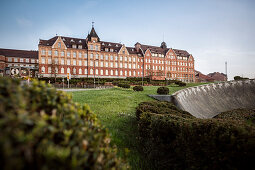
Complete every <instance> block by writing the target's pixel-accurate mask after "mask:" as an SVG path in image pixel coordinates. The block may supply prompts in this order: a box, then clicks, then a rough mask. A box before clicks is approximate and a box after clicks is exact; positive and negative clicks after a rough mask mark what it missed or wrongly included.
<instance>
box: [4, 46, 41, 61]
mask: <svg viewBox="0 0 255 170" xmlns="http://www.w3.org/2000/svg"><path fill="white" fill-rule="evenodd" d="M0 55H3V56H5V57H19V58H35V59H38V51H32V50H31V51H28V50H16V49H3V48H0Z"/></svg>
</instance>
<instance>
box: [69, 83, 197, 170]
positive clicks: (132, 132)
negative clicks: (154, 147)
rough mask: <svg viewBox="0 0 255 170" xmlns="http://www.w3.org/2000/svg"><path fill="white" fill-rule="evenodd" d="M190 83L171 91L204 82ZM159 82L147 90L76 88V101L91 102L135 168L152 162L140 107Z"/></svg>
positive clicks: (122, 152) (140, 167)
mask: <svg viewBox="0 0 255 170" xmlns="http://www.w3.org/2000/svg"><path fill="white" fill-rule="evenodd" d="M200 84H201V83H190V84H187V86H186V87H179V86H177V85H170V86H168V88H169V90H170V94H172V93H174V92H176V91H178V90H180V89H183V88H187V87H192V86H196V85H200ZM158 87H159V86H145V87H144V91H141V92H135V91H133V90H132V88H130V89H123V88H118V87H116V88H112V89H106V90H88V91H77V92H72V95H73V101H75V102H78V103H82V104H83V103H87V104H88V105H89V106H90V108H91V110H93V112H94V113H96V115H97V116H98V118H99V119H100V121H101V123H102V124H103V125H104V126H105V127H107V128H108V129H109V132H110V134H111V139H112V141H113V143H114V144H116V145H117V147H118V150H119V155H120V156H121V157H124V158H127V159H128V161H129V163H130V165H131V167H132V168H133V169H149V168H150V167H151V166H150V163H149V162H147V161H146V160H144V159H143V156H142V155H141V154H140V152H139V147H138V140H137V137H138V129H137V120H136V117H135V112H136V110H135V109H136V107H137V106H138V104H139V103H141V102H144V101H152V100H153V99H152V98H150V97H148V96H147V95H148V94H157V88H158Z"/></svg>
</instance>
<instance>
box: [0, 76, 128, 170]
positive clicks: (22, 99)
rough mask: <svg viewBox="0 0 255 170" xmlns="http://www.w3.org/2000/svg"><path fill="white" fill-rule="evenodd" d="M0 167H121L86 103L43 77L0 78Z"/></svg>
mask: <svg viewBox="0 0 255 170" xmlns="http://www.w3.org/2000/svg"><path fill="white" fill-rule="evenodd" d="M0 164H1V169H122V168H125V167H126V165H125V164H123V162H122V161H121V160H119V159H117V158H116V151H115V150H114V149H112V148H111V147H110V138H109V135H108V133H107V131H106V129H104V128H102V127H101V125H100V124H99V122H98V120H97V118H96V116H95V114H93V113H92V112H91V111H90V109H89V107H88V106H87V105H83V106H81V105H79V104H77V103H74V102H73V101H72V99H71V96H69V95H67V94H66V93H64V92H62V91H56V89H55V88H52V87H51V86H50V85H46V84H45V83H44V82H39V81H34V82H32V84H31V85H30V86H26V85H24V86H21V85H20V82H19V81H17V80H13V79H6V78H0Z"/></svg>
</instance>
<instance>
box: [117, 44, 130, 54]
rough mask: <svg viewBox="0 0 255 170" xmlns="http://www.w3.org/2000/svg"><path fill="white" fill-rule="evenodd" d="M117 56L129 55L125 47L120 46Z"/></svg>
mask: <svg viewBox="0 0 255 170" xmlns="http://www.w3.org/2000/svg"><path fill="white" fill-rule="evenodd" d="M118 54H127V55H129V52H128V50H127V48H126V47H125V45H122V47H121V48H120V50H119V52H118Z"/></svg>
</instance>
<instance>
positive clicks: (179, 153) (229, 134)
mask: <svg viewBox="0 0 255 170" xmlns="http://www.w3.org/2000/svg"><path fill="white" fill-rule="evenodd" d="M155 105H156V106H157V107H155ZM165 109H166V110H167V111H165ZM137 118H138V120H139V121H138V130H139V138H138V139H139V141H140V147H141V149H142V151H143V153H144V156H145V157H146V158H147V159H149V160H150V162H152V165H153V166H154V167H152V169H248V168H249V167H252V166H253V163H254V161H255V157H254V153H255V128H254V127H253V126H252V125H249V124H246V123H244V122H242V121H241V122H240V121H234V120H223V119H197V118H195V117H192V116H190V115H188V114H183V113H181V112H180V110H178V109H176V108H175V107H172V106H170V105H169V106H168V105H167V104H166V103H165V102H153V103H151V102H145V103H141V104H139V106H138V107H137Z"/></svg>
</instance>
